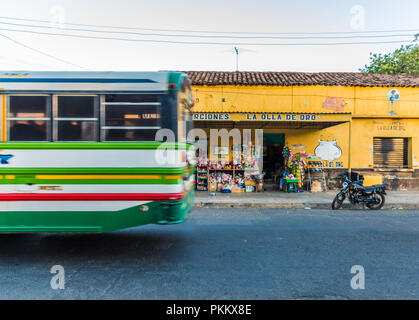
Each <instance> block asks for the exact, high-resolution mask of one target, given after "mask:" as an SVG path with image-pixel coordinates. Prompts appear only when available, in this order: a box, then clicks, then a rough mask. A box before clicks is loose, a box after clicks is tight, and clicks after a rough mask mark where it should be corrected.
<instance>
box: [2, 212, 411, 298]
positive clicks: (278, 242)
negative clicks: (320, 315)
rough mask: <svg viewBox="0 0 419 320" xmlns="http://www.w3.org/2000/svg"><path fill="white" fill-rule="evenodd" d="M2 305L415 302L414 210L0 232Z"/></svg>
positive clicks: (193, 216) (239, 215)
mask: <svg viewBox="0 0 419 320" xmlns="http://www.w3.org/2000/svg"><path fill="white" fill-rule="evenodd" d="M54 265H61V266H63V267H64V271H65V281H66V282H65V289H62V290H60V289H58V290H54V289H52V288H51V286H50V281H51V278H52V276H54V275H53V274H51V273H50V269H51V267H52V266H54ZM354 265H361V266H363V268H364V270H365V289H364V290H353V289H352V288H351V285H350V284H351V278H352V277H353V276H354V274H351V273H350V270H351V267H352V266H354ZM0 299H419V211H378V212H374V211H361V210H355V211H337V212H332V211H329V210H279V209H267V210H243V209H231V210H228V209H194V210H193V211H192V212H191V213H190V215H189V218H188V220H187V221H186V222H185V223H183V224H179V225H172V226H154V225H153V226H145V227H139V228H133V229H129V230H124V231H119V232H113V233H108V234H85V235H83V234H64V235H60V234H2V235H0Z"/></svg>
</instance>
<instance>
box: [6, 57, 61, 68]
mask: <svg viewBox="0 0 419 320" xmlns="http://www.w3.org/2000/svg"><path fill="white" fill-rule="evenodd" d="M0 59H1V60H6V61H11V62H13V63H17V64H21V65H27V66H31V67H37V68H44V69H45V68H48V69H53V68H55V67H53V66H50V65H44V64H38V63H33V62H31V61H26V60H22V59H16V58H9V57H5V56H0Z"/></svg>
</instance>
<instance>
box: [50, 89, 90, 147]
mask: <svg viewBox="0 0 419 320" xmlns="http://www.w3.org/2000/svg"><path fill="white" fill-rule="evenodd" d="M96 105H97V97H95V96H59V97H58V101H57V111H56V115H57V117H56V118H54V122H55V128H56V130H55V132H54V134H55V137H54V140H56V141H96V140H97V120H98V118H97V115H96V114H97V111H96V110H97V108H96Z"/></svg>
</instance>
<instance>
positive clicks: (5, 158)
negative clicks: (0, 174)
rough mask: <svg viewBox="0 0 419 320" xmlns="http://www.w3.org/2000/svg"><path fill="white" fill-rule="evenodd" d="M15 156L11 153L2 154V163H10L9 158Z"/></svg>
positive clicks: (0, 161) (0, 159)
mask: <svg viewBox="0 0 419 320" xmlns="http://www.w3.org/2000/svg"><path fill="white" fill-rule="evenodd" d="M13 157H14V156H12V155H11V154H0V164H9V160H10V159H11V158H13Z"/></svg>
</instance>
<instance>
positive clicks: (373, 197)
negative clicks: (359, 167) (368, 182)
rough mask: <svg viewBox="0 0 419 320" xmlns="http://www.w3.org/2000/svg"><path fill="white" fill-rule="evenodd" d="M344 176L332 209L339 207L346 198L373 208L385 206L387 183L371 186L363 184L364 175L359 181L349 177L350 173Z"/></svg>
mask: <svg viewBox="0 0 419 320" xmlns="http://www.w3.org/2000/svg"><path fill="white" fill-rule="evenodd" d="M341 178H343V182H342V187H341V189H340V192H339V193H338V194H337V195H336V197H335V199H333V202H332V209H333V210H337V209H339V208H340V207H341V206H342V204H343V201H345V199H346V198H348V199H349V201H350V202H351V203H352V204H362V205H363V206H364V205H366V206H367V207H368V208H369V209H371V210H379V209H381V208H382V207H383V206H384V202H385V197H384V195H385V194H386V185H385V184H380V185H375V186H371V187H364V186H363V177H362V176H361V179H359V180H357V181H352V180H351V179H349V177H348V174H344V175H343V176H341Z"/></svg>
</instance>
